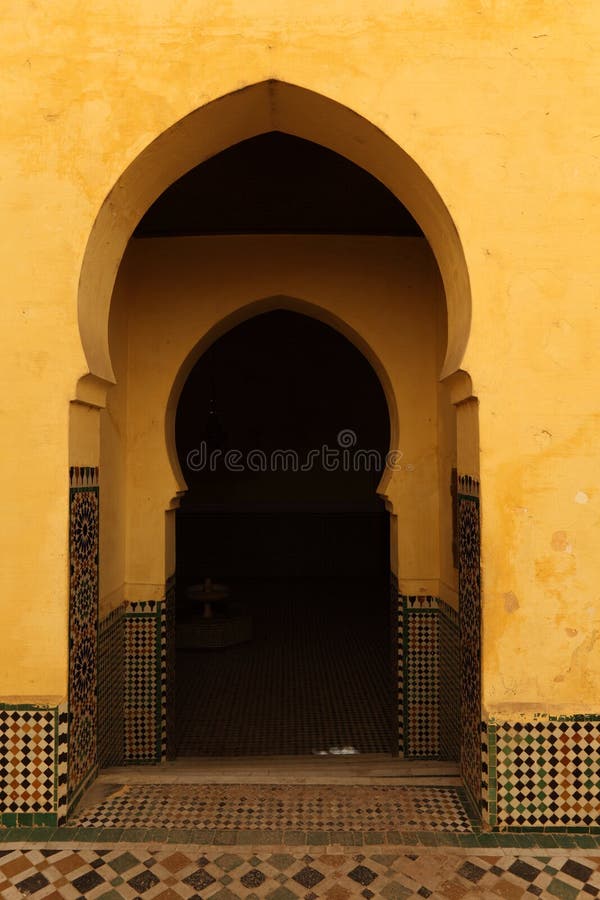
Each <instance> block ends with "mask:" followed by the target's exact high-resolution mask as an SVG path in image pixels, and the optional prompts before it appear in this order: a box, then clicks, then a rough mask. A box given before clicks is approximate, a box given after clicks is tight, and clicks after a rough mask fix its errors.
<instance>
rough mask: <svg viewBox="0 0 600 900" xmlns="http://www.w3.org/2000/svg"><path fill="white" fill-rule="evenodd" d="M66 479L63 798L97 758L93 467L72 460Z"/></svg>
mask: <svg viewBox="0 0 600 900" xmlns="http://www.w3.org/2000/svg"><path fill="white" fill-rule="evenodd" d="M69 480H70V490H69V498H70V517H69V522H70V526H69V530H70V540H69V547H70V599H69V715H70V723H69V776H68V789H69V802H72V801H73V800H74V799H75V797H76V795H77V793H78V792H79V791H80V789H81V787H82V785H83V784H84V782H85V781H86V779H87V778H88V777H89V776H90V774H92V773H93V770H94V768H95V766H96V764H97V754H96V730H97V694H96V688H97V681H96V673H97V652H96V651H97V627H98V548H99V540H98V521H99V495H98V469H97V468H95V467H91V466H73V467H71V469H70V470H69Z"/></svg>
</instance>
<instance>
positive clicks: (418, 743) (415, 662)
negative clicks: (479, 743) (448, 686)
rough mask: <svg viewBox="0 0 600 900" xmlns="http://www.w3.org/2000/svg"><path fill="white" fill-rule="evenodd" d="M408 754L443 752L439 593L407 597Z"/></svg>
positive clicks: (426, 755)
mask: <svg viewBox="0 0 600 900" xmlns="http://www.w3.org/2000/svg"><path fill="white" fill-rule="evenodd" d="M404 617H405V618H404V671H405V678H404V683H405V703H404V733H405V736H406V737H405V751H404V755H405V757H411V758H413V757H416V758H437V757H438V756H439V751H440V746H439V689H440V685H439V659H440V648H439V628H438V602H437V599H436V598H435V597H406V598H405V607H404Z"/></svg>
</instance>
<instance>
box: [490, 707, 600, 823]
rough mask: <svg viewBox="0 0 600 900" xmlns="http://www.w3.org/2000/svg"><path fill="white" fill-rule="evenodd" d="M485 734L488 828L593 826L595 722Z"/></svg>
mask: <svg viewBox="0 0 600 900" xmlns="http://www.w3.org/2000/svg"><path fill="white" fill-rule="evenodd" d="M486 732H487V748H488V759H487V766H488V779H489V782H488V794H487V801H488V802H487V807H488V809H487V812H488V817H489V824H490V825H492V826H493V827H495V826H498V827H502V828H506V827H515V828H523V827H525V828H527V827H533V828H541V827H548V826H550V827H556V826H562V827H576V826H580V827H594V826H597V825H598V811H599V809H600V717H598V716H595V717H589V718H587V717H583V716H581V717H575V718H560V719H555V718H539V719H536V720H534V721H529V722H498V723H488V724H487V728H486Z"/></svg>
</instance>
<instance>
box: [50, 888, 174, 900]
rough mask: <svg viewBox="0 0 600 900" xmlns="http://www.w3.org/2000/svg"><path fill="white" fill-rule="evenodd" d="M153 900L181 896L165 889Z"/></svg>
mask: <svg viewBox="0 0 600 900" xmlns="http://www.w3.org/2000/svg"><path fill="white" fill-rule="evenodd" d="M44 900H45V898H44ZM154 900H181V894H178V893H176V892H175V891H172V890H171V888H167V889H166V891H161V893H160V894H154Z"/></svg>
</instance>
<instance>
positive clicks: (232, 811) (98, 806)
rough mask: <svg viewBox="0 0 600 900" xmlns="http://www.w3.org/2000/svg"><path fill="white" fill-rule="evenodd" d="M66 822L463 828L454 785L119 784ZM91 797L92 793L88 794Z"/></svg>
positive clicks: (461, 803)
mask: <svg viewBox="0 0 600 900" xmlns="http://www.w3.org/2000/svg"><path fill="white" fill-rule="evenodd" d="M103 787H104V788H105V792H106V794H107V796H106V797H105V798H104V799H101V800H100V802H95V803H94V802H93V805H87V806H86V805H85V801H84V805H82V807H81V808H80V809H79V810H78V812H77V814H76V815H75V817H74V819H73V820H72V822H71V824H72V825H73V826H81V827H107V828H142V827H143V828H207V829H216V830H224V829H225V830H227V829H229V830H254V829H258V830H263V831H282V830H293V831H331V832H336V831H357V832H369V831H384V832H385V831H394V830H400V829H408V830H415V831H417V830H419V831H446V832H455V833H460V832H463V833H465V832H470V831H471V830H472V824H471V819H470V817H469V813H468V810H467V808H466V806H465V797H464V793H463V791H462V789H461V788H456V787H404V786H402V787H398V786H382V785H368V786H364V785H323V784H321V785H309V784H307V785H297V784H287V785H274V784H264V785H259V784H142V785H140V784H135V785H131V784H125V785H120V786H117V785H114V786H113V787H112V789H111V786H110V785H104V786H103ZM91 796H92V797H93V795H91Z"/></svg>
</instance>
